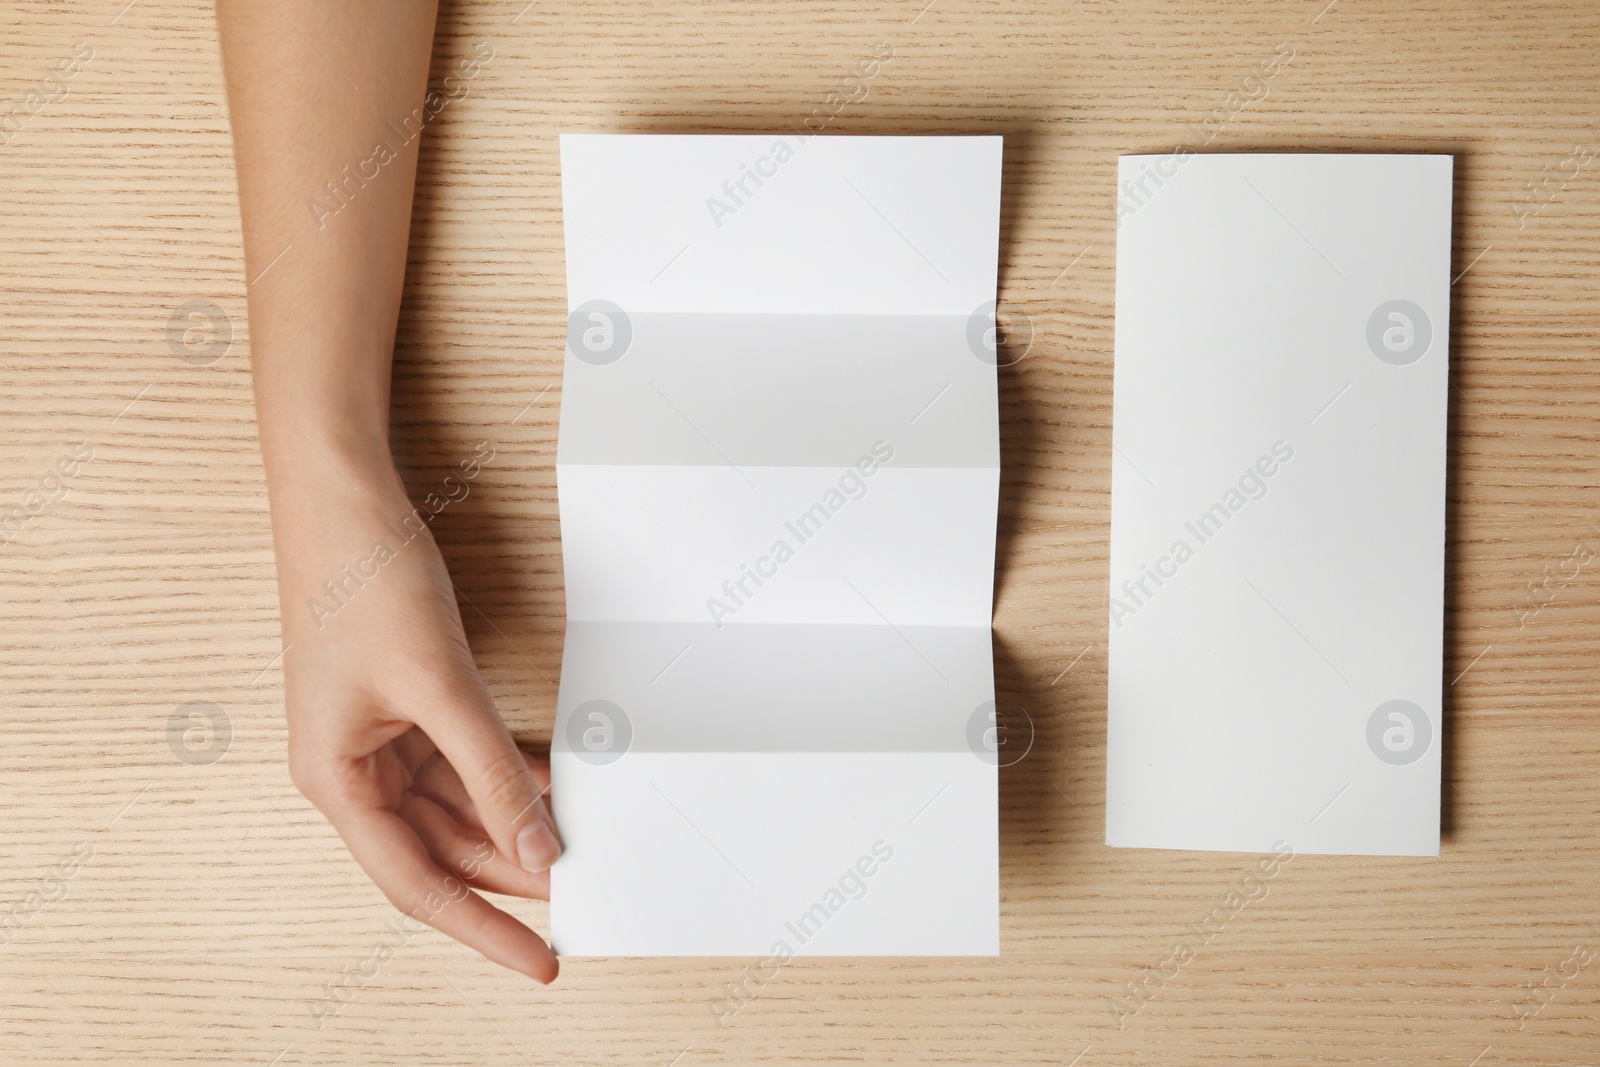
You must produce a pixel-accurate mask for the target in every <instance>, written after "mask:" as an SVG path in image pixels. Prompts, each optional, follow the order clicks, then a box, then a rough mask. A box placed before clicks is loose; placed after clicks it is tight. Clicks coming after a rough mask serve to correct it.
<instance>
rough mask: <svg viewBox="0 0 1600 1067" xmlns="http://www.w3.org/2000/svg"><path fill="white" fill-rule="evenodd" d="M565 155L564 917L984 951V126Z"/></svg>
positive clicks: (581, 923)
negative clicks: (959, 133) (953, 134)
mask: <svg viewBox="0 0 1600 1067" xmlns="http://www.w3.org/2000/svg"><path fill="white" fill-rule="evenodd" d="M561 168H562V207H563V220H564V225H565V230H566V250H567V288H568V312H569V323H568V325H569V337H568V352H567V359H566V364H565V369H564V373H563V379H562V384H563V391H562V409H561V427H560V441H559V446H558V456H557V467H556V473H557V483H558V490H559V496H560V509H561V534H562V554H563V560H564V570H565V576H566V593H567V634H566V648H565V653H564V657H563V663H562V676H561V685H560V694H559V698H558V702H557V717H556V729H555V737H554V742H553V745H552V777H553V785H552V795H553V797H554V804H555V807H556V815H557V820H558V822H559V825H560V826H561V830H562V834H563V838H564V841H565V845H566V851H565V853H564V854H563V856H562V858H561V859H560V860H559V861H558V862H557V864H556V865H555V867H554V868H553V869H552V872H551V923H552V928H553V943H554V945H555V948H556V950H557V951H558V952H560V953H562V954H564V955H569V956H574V955H577V956H690V955H729V956H759V957H762V958H767V959H773V958H777V959H782V958H787V957H788V956H792V955H988V954H994V953H996V952H997V951H998V943H999V904H998V901H999V870H998V862H999V857H998V844H999V841H998V797H997V786H998V777H997V771H998V768H997V766H996V764H997V760H996V758H995V754H994V751H993V745H992V740H993V737H992V732H991V731H992V727H993V719H992V710H993V701H994V678H993V659H992V647H991V638H990V613H991V609H992V603H993V583H994V535H995V516H996V507H997V498H998V491H999V438H998V399H997V388H996V369H995V365H994V355H993V350H992V336H990V335H987V334H986V333H985V329H984V328H985V327H989V328H992V324H993V322H992V316H991V315H989V314H988V310H987V309H992V302H993V300H994V297H995V270H996V257H997V254H998V235H999V192H1000V139H999V138H996V137H972V138H935V137H853V138H847V137H834V138H819V137H810V138H805V139H802V138H800V137H797V136H635V135H616V136H597V135H567V136H563V137H562V138H561ZM986 343H987V344H988V345H989V347H988V348H985V344H986Z"/></svg>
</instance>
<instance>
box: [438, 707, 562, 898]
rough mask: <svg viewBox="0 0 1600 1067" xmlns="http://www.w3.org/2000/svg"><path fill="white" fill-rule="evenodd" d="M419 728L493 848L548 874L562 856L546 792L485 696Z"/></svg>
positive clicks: (443, 712) (446, 709) (447, 710)
mask: <svg viewBox="0 0 1600 1067" xmlns="http://www.w3.org/2000/svg"><path fill="white" fill-rule="evenodd" d="M432 710H433V713H432V714H430V715H427V716H426V718H427V719H429V720H432V721H430V722H427V723H426V724H421V725H423V729H424V731H425V732H426V733H427V734H428V736H429V738H431V739H432V741H433V743H434V744H435V745H438V746H439V751H440V752H442V753H443V754H444V758H445V759H447V760H449V761H450V765H451V766H452V767H454V768H455V770H456V773H457V774H458V775H460V776H461V784H462V785H464V786H465V787H466V790H467V795H468V796H470V797H471V798H472V803H473V806H474V807H475V808H477V810H478V818H479V819H480V820H482V822H483V828H484V829H485V830H487V831H488V833H489V837H490V839H491V840H492V841H493V842H494V845H495V847H496V848H498V849H499V850H500V851H501V852H502V853H504V854H505V855H507V856H509V857H511V858H512V859H513V860H514V861H515V862H516V863H517V864H518V865H519V866H520V867H522V868H523V869H524V870H528V871H532V872H535V873H537V872H539V871H544V870H548V869H549V868H550V865H551V864H553V863H554V862H555V861H556V859H557V858H558V857H559V856H560V855H561V838H560V837H559V836H558V835H557V833H556V827H555V821H554V820H553V819H552V818H551V817H550V807H549V805H548V804H547V803H546V802H545V797H544V791H542V790H540V788H539V786H538V783H537V782H535V781H534V778H533V772H532V771H531V770H529V768H528V761H527V759H526V758H525V757H524V756H523V754H522V750H521V749H519V748H518V747H517V744H516V742H515V741H513V740H512V738H511V732H510V731H509V730H507V729H506V724H505V722H504V721H502V720H501V718H500V713H499V712H498V711H496V710H495V708H494V702H493V701H492V700H491V699H490V698H489V693H488V691H487V690H479V691H478V692H477V693H475V694H473V695H472V696H471V697H469V698H467V699H464V700H456V701H452V702H451V704H450V705H449V706H448V707H443V708H435V709H432Z"/></svg>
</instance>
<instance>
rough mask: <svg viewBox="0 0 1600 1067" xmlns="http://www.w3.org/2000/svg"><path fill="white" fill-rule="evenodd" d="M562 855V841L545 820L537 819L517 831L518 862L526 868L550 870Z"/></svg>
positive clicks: (537, 871) (534, 871)
mask: <svg viewBox="0 0 1600 1067" xmlns="http://www.w3.org/2000/svg"><path fill="white" fill-rule="evenodd" d="M560 855H561V843H560V842H559V841H557V840H556V835H555V834H554V833H553V832H552V831H551V829H550V824H549V823H548V822H546V821H545V820H543V819H536V820H534V821H533V822H530V823H529V824H528V825H526V826H524V827H523V828H522V829H521V830H519V831H518V832H517V862H518V863H520V864H522V866H523V869H524V870H529V871H532V872H533V873H535V874H538V873H539V872H540V871H548V870H549V869H550V865H551V864H552V863H554V862H555V861H556V859H557V858H558V857H560Z"/></svg>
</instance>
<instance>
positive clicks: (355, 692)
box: [274, 467, 561, 982]
mask: <svg viewBox="0 0 1600 1067" xmlns="http://www.w3.org/2000/svg"><path fill="white" fill-rule="evenodd" d="M325 473H327V474H330V475H331V474H334V473H335V472H333V471H332V470H329V471H327V472H325ZM317 480H318V481H321V480H322V479H317ZM357 480H358V481H359V482H360V483H361V484H363V485H364V486H365V488H364V489H362V490H359V491H358V490H353V489H352V488H351V487H350V486H349V485H347V484H343V483H339V482H335V481H334V480H333V479H331V478H330V479H329V480H328V481H327V483H326V484H324V485H322V486H321V487H320V488H319V489H318V491H317V492H316V493H315V494H313V498H312V499H311V500H308V501H305V502H304V503H305V505H306V506H304V507H301V506H299V504H300V501H298V500H296V499H293V496H294V493H293V490H288V491H286V492H279V493H277V494H275V498H274V535H275V538H276V540H277V542H278V559H279V564H278V582H279V589H280V597H279V599H280V602H281V607H282V612H283V631H284V642H285V647H286V648H287V650H288V651H287V653H286V654H285V656H284V673H285V677H286V683H287V702H288V715H289V772H290V774H291V776H292V777H293V779H294V782H295V785H296V786H297V787H299V789H300V791H301V792H302V793H304V794H305V795H306V797H307V798H308V799H310V800H311V802H312V803H314V804H315V805H316V806H317V807H318V809H320V810H321V811H322V813H323V814H324V815H326V816H327V818H328V821H329V822H331V823H332V824H333V826H334V828H335V829H337V830H338V831H339V834H340V836H342V837H343V838H344V840H345V843H346V844H347V845H348V846H349V848H350V852H351V853H352V855H354V856H355V858H356V861H357V862H358V863H360V864H361V866H362V868H363V869H364V870H365V871H366V872H367V874H368V875H370V876H371V878H372V880H373V881H374V882H375V883H377V885H378V888H380V889H381V890H383V893H384V895H385V896H386V897H388V898H389V901H390V902H391V903H392V904H394V906H395V907H397V908H399V909H400V910H401V911H403V912H405V913H406V914H407V915H410V916H412V917H413V918H415V919H418V920H420V921H422V922H425V923H427V924H428V925H430V926H433V927H435V928H437V929H438V930H440V931H442V932H443V933H446V934H448V935H450V936H451V937H454V938H456V939H457V940H458V941H461V942H463V943H465V944H467V945H469V946H471V947H472V948H474V949H477V950H478V951H479V952H481V953H483V955H484V956H486V957H488V958H489V959H490V960H493V961H494V962H496V963H499V964H503V965H504V966H507V967H511V968H513V969H515V970H518V971H521V972H522V973H524V974H527V975H529V976H531V977H533V978H536V979H538V980H539V981H541V982H549V981H550V980H551V979H553V978H554V977H555V975H556V959H555V956H554V954H553V953H552V952H551V951H550V949H549V947H548V946H546V944H545V942H544V941H543V940H542V939H541V938H540V937H539V935H538V934H536V933H534V932H533V931H532V930H530V929H529V928H528V927H526V926H524V925H523V924H522V923H521V922H519V921H517V920H516V919H515V918H513V917H512V916H511V915H509V914H507V913H506V912H504V911H501V910H500V909H499V908H496V907H494V906H493V905H492V904H490V903H488V902H487V901H486V900H484V899H483V898H482V897H480V896H479V895H478V894H476V893H474V892H472V891H471V890H470V889H469V888H468V887H469V886H472V887H476V888H479V889H487V890H491V891H493V892H497V893H505V894H510V895H515V896H522V897H533V898H537V899H541V900H548V899H549V890H550V876H549V874H548V873H547V871H548V868H549V866H550V864H551V863H553V862H554V861H555V859H556V857H557V856H558V855H560V851H561V846H560V843H559V838H558V837H557V835H556V832H555V827H554V824H553V823H552V821H551V818H550V814H549V809H548V807H547V805H546V803H545V800H544V799H543V798H544V795H545V793H546V792H547V791H548V789H549V786H550V770H549V765H548V764H547V763H546V762H545V761H543V760H535V759H533V758H531V757H529V756H527V755H525V754H523V753H522V752H521V751H520V750H519V749H518V748H517V746H516V744H515V742H514V741H513V740H512V738H511V735H510V733H509V732H508V731H507V730H506V727H505V724H504V723H503V722H502V721H501V719H500V716H499V714H498V713H497V712H496V711H495V707H494V702H493V701H492V700H491V699H490V696H489V691H488V689H487V688H486V687H485V686H484V684H483V679H482V678H481V677H480V676H479V674H478V670H477V667H476V666H475V665H474V664H473V661H472V652H471V649H470V648H468V646H467V641H466V638H465V636H464V635H463V633H462V629H461V615H460V612H459V610H458V608H457V606H456V597H455V589H454V586H453V585H452V584H451V582H450V577H449V574H448V573H447V572H446V570H445V565H444V561H443V559H442V558H441V557H440V555H439V549H438V546H437V545H436V544H435V543H434V540H433V537H432V534H431V533H430V532H429V530H428V527H427V525H426V524H425V523H424V522H423V518H422V517H423V516H425V515H426V514H427V513H426V512H422V513H421V515H418V514H417V513H415V512H414V511H413V509H412V505H411V503H410V501H409V500H408V499H407V497H406V494H405V490H404V486H403V485H402V484H401V482H400V479H399V477H398V476H397V475H395V474H394V472H393V468H392V467H388V469H386V470H385V469H381V468H380V469H378V470H376V471H374V472H373V473H371V474H370V475H367V476H358V477H357Z"/></svg>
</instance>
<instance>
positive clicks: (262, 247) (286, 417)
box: [217, 0, 437, 505]
mask: <svg viewBox="0 0 1600 1067" xmlns="http://www.w3.org/2000/svg"><path fill="white" fill-rule="evenodd" d="M436 8H437V0H342V2H341V3H337V4H325V3H320V2H317V0H218V4H217V14H218V21H219V24H220V26H221V35H222V50H223V58H224V64H225V67H226V72H227V78H228V99H229V109H230V112H231V117H232V123H233V136H234V154H235V158H236V161H237V165H238V173H239V201H240V214H241V218H242V222H243V229H244V242H245V262H246V277H247V280H248V281H249V283H250V284H249V302H250V346H251V359H252V366H253V370H254V375H255V383H256V389H257V392H256V405H257V409H258V422H259V426H260V433H261V446H262V453H263V458H264V461H265V464H266V470H267V477H268V484H269V488H270V489H271V491H272V493H273V495H274V497H275V498H283V497H290V498H293V497H297V496H299V495H300V493H301V490H304V489H314V490H320V487H321V485H322V483H324V482H326V481H327V480H328V479H330V478H334V479H337V480H338V481H339V482H340V483H341V484H342V482H343V480H344V479H350V480H352V481H355V482H356V483H357V484H358V485H360V484H362V483H363V482H365V481H367V480H369V479H373V478H383V477H384V472H385V471H386V469H387V467H388V408H389V371H390V358H391V352H392V350H393V346H394V334H395V323H396V319H397V317H398V312H399V305H400V293H401V288H402V284H403V282H404V277H405V262H406V248H407V239H408V233H409V229H410V216H411V200H412V190H413V186H414V184H415V179H416V165H417V145H418V143H419V141H420V138H416V137H413V138H411V139H410V141H409V142H407V143H401V140H400V137H399V136H397V132H396V127H398V129H400V130H406V129H407V127H406V124H405V122H404V120H405V118H406V117H408V116H411V115H412V114H413V113H414V112H415V111H416V110H417V109H420V108H421V106H422V100H423V96H424V93H425V91H426V84H427V72H428V64H429V56H430V52H431V44H432V37H433V25H434V17H435V13H436ZM391 123H394V124H395V125H394V126H391V125H390V124H391ZM379 144H382V145H384V146H386V148H387V150H388V153H392V158H391V159H389V160H388V162H386V163H385V164H384V165H383V166H382V167H381V168H380V169H378V170H377V173H376V174H375V176H373V177H370V178H365V177H363V172H365V173H366V174H368V175H371V174H373V171H372V169H371V168H370V167H363V166H362V165H361V164H362V162H363V161H368V160H370V159H372V157H373V154H374V148H375V146H377V145H379ZM328 183H332V185H333V188H334V191H335V192H336V193H338V196H337V197H334V196H331V195H330V193H329V190H328ZM319 205H320V206H319ZM329 206H335V207H336V208H337V211H336V213H332V214H330V213H329V211H328V210H327V209H328V207H329ZM330 467H331V468H336V469H334V470H330V469H329V468H330ZM348 488H349V487H348V486H345V489H347V490H348ZM285 502H286V503H287V501H285ZM274 503H275V505H276V503H277V500H276V499H275V501H274Z"/></svg>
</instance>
